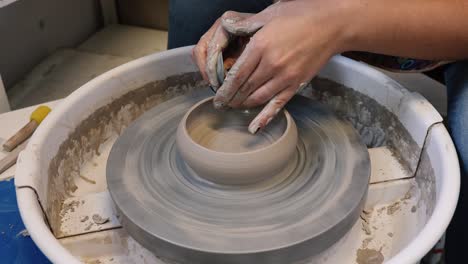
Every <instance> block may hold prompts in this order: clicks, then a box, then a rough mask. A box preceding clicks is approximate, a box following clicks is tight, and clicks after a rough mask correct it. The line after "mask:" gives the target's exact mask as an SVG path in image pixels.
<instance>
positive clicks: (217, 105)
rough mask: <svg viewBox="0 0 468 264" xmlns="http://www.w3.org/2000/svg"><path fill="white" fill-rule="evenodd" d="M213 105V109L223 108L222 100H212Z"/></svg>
mask: <svg viewBox="0 0 468 264" xmlns="http://www.w3.org/2000/svg"><path fill="white" fill-rule="evenodd" d="M213 105H214V108H215V109H223V108H224V102H221V101H214V102H213Z"/></svg>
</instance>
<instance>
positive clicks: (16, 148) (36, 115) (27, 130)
mask: <svg viewBox="0 0 468 264" xmlns="http://www.w3.org/2000/svg"><path fill="white" fill-rule="evenodd" d="M50 111H51V110H50V108H49V107H47V106H45V105H41V106H39V107H38V108H36V110H34V111H33V112H32V113H31V116H30V118H29V120H30V121H29V123H27V124H26V125H25V126H24V127H22V128H21V129H20V130H18V132H16V133H15V134H14V135H13V136H12V137H11V138H9V139H8V140H7V141H6V142H5V143H4V144H3V149H4V150H6V151H8V152H10V153H8V155H7V156H6V157H4V158H3V159H1V160H0V174H1V173H3V172H4V171H6V170H7V169H8V168H10V167H11V166H13V165H14V164H15V163H16V160H17V159H18V155H19V153H20V152H21V151H22V150H24V149H25V148H26V145H27V142H25V140H26V139H28V138H29V137H30V136H31V135H32V134H33V133H34V131H35V130H36V128H37V127H38V126H39V124H40V123H41V122H42V120H44V118H46V116H47V115H48V114H49V113H50Z"/></svg>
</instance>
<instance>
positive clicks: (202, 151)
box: [176, 98, 297, 185]
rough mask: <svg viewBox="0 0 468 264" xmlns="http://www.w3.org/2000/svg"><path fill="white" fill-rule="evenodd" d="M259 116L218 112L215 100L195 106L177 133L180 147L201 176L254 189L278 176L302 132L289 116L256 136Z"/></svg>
mask: <svg viewBox="0 0 468 264" xmlns="http://www.w3.org/2000/svg"><path fill="white" fill-rule="evenodd" d="M255 115H256V113H252V112H248V111H246V112H242V111H237V110H227V111H219V110H216V109H214V107H213V103H212V98H207V99H204V100H202V101H201V102H199V103H197V104H196V105H194V106H193V107H192V108H190V110H189V111H188V112H187V113H186V114H185V116H184V117H183V119H182V121H181V122H180V124H179V126H178V129H177V137H176V142H177V148H178V151H179V153H180V154H181V156H182V158H183V159H184V161H185V162H186V163H187V164H188V165H189V166H190V167H191V168H192V169H193V170H194V171H195V172H196V173H197V174H198V176H200V177H202V178H205V179H207V180H209V181H212V182H215V183H218V184H235V185H240V184H250V183H255V182H258V181H261V180H263V179H265V178H268V177H271V176H272V175H276V174H277V173H278V172H279V171H281V170H282V169H283V168H284V167H285V166H286V164H287V163H288V161H289V160H290V157H291V155H292V154H293V153H294V151H295V149H296V143H297V128H296V124H295V123H294V120H293V119H292V117H291V116H290V115H289V113H288V112H287V111H282V113H279V114H278V116H277V117H276V118H275V119H274V120H272V121H271V123H270V124H269V125H268V126H267V127H266V128H265V129H263V130H261V131H259V132H258V133H257V134H255V135H252V134H250V133H249V132H248V130H247V127H248V125H249V123H250V121H251V120H252V119H253V118H254V117H255Z"/></svg>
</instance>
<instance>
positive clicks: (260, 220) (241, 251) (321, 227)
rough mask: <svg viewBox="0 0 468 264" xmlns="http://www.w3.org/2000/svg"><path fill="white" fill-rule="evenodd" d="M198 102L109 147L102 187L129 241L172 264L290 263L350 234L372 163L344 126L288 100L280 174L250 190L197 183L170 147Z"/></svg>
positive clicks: (148, 121) (307, 103) (305, 102)
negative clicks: (294, 139)
mask: <svg viewBox="0 0 468 264" xmlns="http://www.w3.org/2000/svg"><path fill="white" fill-rule="evenodd" d="M210 95H212V93H211V92H209V91H202V92H197V93H194V94H188V95H183V96H179V97H176V98H174V99H172V100H169V101H166V102H164V103H161V104H159V105H157V106H156V107H154V108H153V109H151V110H149V111H148V112H146V113H145V114H143V115H142V116H141V117H140V118H139V119H137V120H136V121H135V122H133V123H132V124H131V125H130V126H129V127H128V128H127V129H126V130H125V131H124V133H123V134H122V135H121V136H120V137H119V139H118V140H117V142H116V143H115V144H114V146H113V148H112V151H111V153H110V156H109V159H108V162H107V183H108V188H109V190H110V194H111V197H112V199H113V200H114V202H115V205H116V208H117V210H118V214H119V219H120V221H121V223H122V225H123V226H124V228H125V229H126V230H127V232H128V233H129V234H130V235H131V236H132V237H133V238H134V239H136V240H137V241H138V242H139V243H141V244H142V245H143V246H145V247H146V248H148V249H149V250H151V251H152V252H154V253H155V254H156V255H157V256H161V257H163V258H166V259H170V260H172V261H176V262H177V263H281V264H285V263H293V262H296V261H299V260H304V259H306V258H309V257H311V256H314V255H315V254H317V253H319V252H322V251H324V250H325V249H327V248H328V247H330V246H331V245H332V244H334V243H335V242H337V241H338V240H339V239H340V238H341V237H342V236H344V235H345V234H346V232H347V231H349V229H350V228H351V227H352V226H353V224H354V223H355V222H356V220H357V219H358V217H359V214H360V212H361V210H362V206H363V204H364V200H365V197H366V194H367V188H368V182H369V176H370V162H369V156H368V152H367V149H366V147H365V146H364V145H363V144H362V143H361V142H360V140H359V137H358V135H357V133H356V132H355V130H354V129H353V128H352V127H351V125H350V124H348V123H347V122H344V121H342V120H339V119H338V118H337V117H336V116H335V115H334V114H333V113H331V112H330V111H328V110H327V109H325V108H324V107H323V106H320V104H319V103H317V102H315V101H313V100H311V99H308V98H305V97H302V96H296V97H295V98H293V100H291V101H290V102H289V103H288V105H287V109H288V111H289V113H290V114H291V115H292V116H293V118H294V120H295V122H296V125H297V128H298V133H299V140H298V143H297V151H296V153H295V155H294V156H293V157H291V161H290V163H289V165H288V168H286V169H285V170H284V171H282V172H281V173H278V175H271V178H269V179H268V180H265V181H262V182H259V183H256V184H254V185H249V186H227V185H218V184H214V183H211V182H208V181H205V180H204V179H202V178H201V177H199V176H197V175H196V174H195V173H194V172H193V171H192V170H191V169H190V168H189V167H188V166H187V165H186V164H185V163H184V161H183V160H181V158H180V156H179V154H178V151H177V149H176V145H175V135H176V129H177V126H178V124H179V122H180V120H181V119H182V116H183V115H184V114H185V113H186V111H187V110H188V109H189V108H190V107H191V106H192V105H194V104H195V103H196V102H198V101H200V100H202V99H204V98H206V97H208V96H210Z"/></svg>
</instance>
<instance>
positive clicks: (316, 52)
mask: <svg viewBox="0 0 468 264" xmlns="http://www.w3.org/2000/svg"><path fill="white" fill-rule="evenodd" d="M341 2H343V1H340V0H336V1H333V0H313V1H312V0H295V1H287V2H279V3H277V4H273V5H271V6H270V7H268V8H267V9H265V10H264V11H262V12H260V13H258V14H256V15H253V16H251V17H248V18H246V19H244V20H241V21H232V23H229V22H230V21H229V20H223V21H222V25H223V27H224V28H225V29H226V30H227V31H228V32H230V33H231V34H234V35H242V34H243V32H245V33H246V34H247V33H250V32H255V31H257V30H258V31H257V32H256V33H255V35H253V36H252V38H251V39H250V42H249V43H248V44H247V46H246V47H245V50H244V51H243V52H242V54H241V55H240V57H239V58H238V59H237V61H236V62H235V63H234V65H233V67H232V68H231V70H230V71H229V72H228V73H227V75H226V78H225V81H224V83H223V84H222V86H221V87H220V88H219V89H218V90H217V93H216V96H215V98H214V104H215V107H216V108H224V107H226V106H229V107H232V108H251V107H255V106H259V105H263V104H265V103H266V106H265V107H264V108H263V110H262V111H261V112H260V113H259V114H258V116H257V117H256V118H255V119H254V120H253V121H252V122H251V124H250V125H249V131H250V132H251V133H256V132H257V131H258V130H259V129H262V128H263V127H265V126H266V125H267V124H268V123H269V122H270V121H271V120H272V119H273V117H274V116H275V115H276V114H277V113H278V112H279V111H280V110H281V109H282V108H283V107H284V105H285V104H286V103H287V102H288V101H289V100H290V99H291V98H292V97H293V96H294V94H295V93H296V92H297V91H298V90H299V89H300V88H302V87H303V86H304V85H305V84H306V83H307V82H308V81H310V79H311V78H312V77H313V76H314V75H315V74H316V73H317V71H318V70H319V69H320V68H321V67H322V66H323V65H324V64H325V63H326V62H327V60H328V59H329V58H330V57H331V56H333V55H334V54H336V53H339V52H341V51H342V49H343V44H344V35H345V34H343V29H344V28H345V25H342V23H341V22H339V21H340V17H339V16H337V15H336V14H339V10H340V5H338V4H337V3H341Z"/></svg>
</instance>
